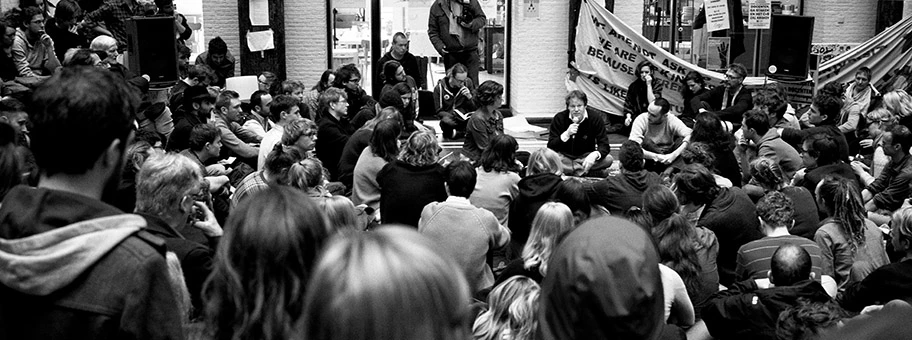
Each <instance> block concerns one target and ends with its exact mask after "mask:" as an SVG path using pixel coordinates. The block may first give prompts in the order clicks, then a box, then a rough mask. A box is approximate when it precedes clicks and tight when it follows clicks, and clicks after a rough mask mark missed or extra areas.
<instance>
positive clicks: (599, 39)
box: [567, 0, 764, 115]
mask: <svg viewBox="0 0 912 340" xmlns="http://www.w3.org/2000/svg"><path fill="white" fill-rule="evenodd" d="M575 60H576V70H577V71H579V75H578V76H576V75H571V76H569V77H568V78H567V89H568V90H581V91H583V92H585V93H586V95H587V96H588V99H589V105H590V106H592V107H594V108H596V109H599V110H602V111H605V112H608V113H609V114H613V115H622V114H623V112H624V99H625V98H626V97H627V87H628V86H630V83H632V82H633V81H634V80H636V65H637V64H638V63H640V62H642V61H644V60H648V61H649V62H650V63H651V64H652V66H653V68H654V69H655V72H654V74H653V77H654V78H655V79H656V81H657V82H658V83H659V84H660V85H661V87H662V97H663V98H665V99H667V100H668V101H669V102H670V103H671V105H672V112H681V111H682V110H683V108H684V99H683V97H682V96H681V86H682V85H681V80H682V79H684V76H685V75H686V74H687V73H688V72H690V71H697V72H699V73H700V74H702V75H703V77H704V79H706V83H707V84H708V85H710V86H717V85H719V84H721V82H722V79H723V78H724V75H723V74H722V73H718V72H713V71H710V70H707V69H704V68H701V67H699V66H696V65H694V64H691V63H688V62H686V61H684V60H682V59H681V58H678V57H677V56H675V55H673V54H671V53H669V52H668V51H666V50H664V49H662V48H661V47H659V46H657V45H655V44H654V43H653V42H651V41H649V40H648V39H646V38H645V37H643V36H642V35H640V34H639V33H637V32H636V31H634V30H633V29H632V28H630V26H627V25H626V24H625V23H624V22H623V21H621V20H620V19H618V18H617V17H616V16H614V14H612V13H610V12H608V11H607V10H606V9H605V8H604V7H602V5H600V4H598V3H594V2H593V1H591V0H583V4H582V6H581V8H580V19H579V24H578V25H577V28H576V54H575ZM763 81H764V80H763V78H750V77H749V78H748V79H746V80H745V81H744V84H745V85H747V86H749V87H751V86H757V85H761V84H763Z"/></svg>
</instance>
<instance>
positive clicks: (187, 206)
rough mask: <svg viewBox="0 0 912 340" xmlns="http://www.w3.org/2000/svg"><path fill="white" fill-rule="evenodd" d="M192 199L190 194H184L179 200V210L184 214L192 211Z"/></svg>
mask: <svg viewBox="0 0 912 340" xmlns="http://www.w3.org/2000/svg"><path fill="white" fill-rule="evenodd" d="M193 202H194V201H193V199H192V198H190V196H184V197H183V198H181V201H180V212H181V214H186V213H189V212H191V211H193Z"/></svg>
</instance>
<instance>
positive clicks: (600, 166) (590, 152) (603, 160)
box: [548, 91, 614, 177]
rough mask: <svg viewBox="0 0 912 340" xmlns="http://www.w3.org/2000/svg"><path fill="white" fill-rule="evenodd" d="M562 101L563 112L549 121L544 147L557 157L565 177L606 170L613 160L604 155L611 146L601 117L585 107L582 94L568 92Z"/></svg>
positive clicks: (585, 99)
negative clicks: (552, 151) (553, 152)
mask: <svg viewBox="0 0 912 340" xmlns="http://www.w3.org/2000/svg"><path fill="white" fill-rule="evenodd" d="M565 101H566V104H567V109H566V110H564V111H561V112H558V113H557V114H556V115H555V116H554V119H553V120H551V127H550V129H549V131H550V133H549V135H548V148H549V149H551V150H554V151H556V152H557V153H558V154H560V156H561V163H562V168H563V172H564V173H565V174H567V175H573V176H582V175H585V174H587V173H589V172H590V171H593V172H596V171H600V170H604V169H607V168H608V167H610V166H611V163H612V162H613V161H614V158H612V157H611V155H610V154H608V153H609V151H611V146H610V145H609V144H608V132H607V131H606V130H605V120H604V119H603V118H602V115H600V114H597V113H595V112H594V111H591V110H590V109H589V108H588V107H587V106H586V105H587V104H588V102H589V99H588V98H587V97H586V94H585V93H583V92H582V91H571V92H570V93H569V94H568V95H567V97H566V100H565ZM598 174H599V175H600V174H601V173H598ZM600 177H604V176H600Z"/></svg>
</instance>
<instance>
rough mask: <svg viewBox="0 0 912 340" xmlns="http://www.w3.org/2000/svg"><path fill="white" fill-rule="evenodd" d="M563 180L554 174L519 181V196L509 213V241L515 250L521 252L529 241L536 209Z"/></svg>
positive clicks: (534, 176)
mask: <svg viewBox="0 0 912 340" xmlns="http://www.w3.org/2000/svg"><path fill="white" fill-rule="evenodd" d="M562 181H563V179H562V178H561V177H560V176H558V175H555V174H537V175H531V176H527V177H526V178H523V179H521V180H520V181H519V184H517V185H518V186H519V196H518V197H516V199H515V200H514V201H513V205H512V207H510V211H511V212H513V213H512V214H510V220H509V224H510V232H512V233H513V236H511V240H512V242H513V244H514V246H518V247H519V248H518V249H517V250H520V251H521V250H522V247H523V245H525V244H526V240H528V239H529V232H530V231H531V228H532V220H533V219H535V214H536V213H538V208H541V206H542V204H545V202H547V201H548V200H549V199H551V194H553V193H554V190H556V189H557V185H558V184H560V183H561V182H562Z"/></svg>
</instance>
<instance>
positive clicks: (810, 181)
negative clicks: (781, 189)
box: [793, 133, 858, 194]
mask: <svg viewBox="0 0 912 340" xmlns="http://www.w3.org/2000/svg"><path fill="white" fill-rule="evenodd" d="M801 159H802V162H803V164H804V167H805V168H804V169H801V170H799V171H798V172H797V173H795V178H794V179H793V181H794V182H793V183H795V186H803V187H805V188H806V189H808V191H810V192H811V193H812V194H813V193H814V190H817V183H820V180H822V179H824V178H826V176H827V175H831V174H832V175H836V176H840V177H842V178H845V179H847V180H850V181H853V182H855V185H858V177H857V176H855V172H854V171H853V170H852V166H851V165H848V164H846V163H844V162H842V161H840V160H839V146H838V145H837V144H836V141H835V140H833V139H832V138H830V136H829V135H827V134H825V133H818V134H815V135H810V136H807V138H805V139H804V142H802V145H801Z"/></svg>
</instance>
